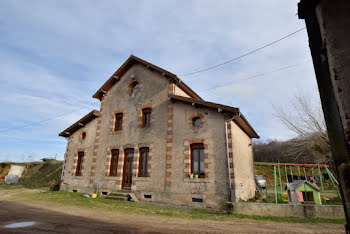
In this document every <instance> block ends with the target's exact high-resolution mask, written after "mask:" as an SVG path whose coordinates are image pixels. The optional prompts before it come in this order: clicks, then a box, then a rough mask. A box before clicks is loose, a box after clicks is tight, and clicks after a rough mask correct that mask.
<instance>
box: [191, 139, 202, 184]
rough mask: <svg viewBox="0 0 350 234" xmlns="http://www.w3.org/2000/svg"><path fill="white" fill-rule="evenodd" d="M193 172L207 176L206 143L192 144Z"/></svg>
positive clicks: (200, 175) (199, 175)
mask: <svg viewBox="0 0 350 234" xmlns="http://www.w3.org/2000/svg"><path fill="white" fill-rule="evenodd" d="M191 173H193V174H198V177H202V178H203V177H205V165H204V145H203V144H192V145H191Z"/></svg>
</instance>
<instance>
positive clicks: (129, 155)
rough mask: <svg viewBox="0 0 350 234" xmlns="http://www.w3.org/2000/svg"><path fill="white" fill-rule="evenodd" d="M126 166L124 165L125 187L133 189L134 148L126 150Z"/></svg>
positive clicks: (123, 186)
mask: <svg viewBox="0 0 350 234" xmlns="http://www.w3.org/2000/svg"><path fill="white" fill-rule="evenodd" d="M124 155H125V156H124V167H123V182H122V188H123V189H131V184H132V163H133V159H134V150H133V149H126V150H124Z"/></svg>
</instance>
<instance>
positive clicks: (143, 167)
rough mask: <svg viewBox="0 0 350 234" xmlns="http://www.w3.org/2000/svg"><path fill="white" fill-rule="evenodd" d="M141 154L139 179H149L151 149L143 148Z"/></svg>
mask: <svg viewBox="0 0 350 234" xmlns="http://www.w3.org/2000/svg"><path fill="white" fill-rule="evenodd" d="M139 152H140V158H139V177H148V176H149V174H148V161H149V148H148V147H142V148H140V150H139Z"/></svg>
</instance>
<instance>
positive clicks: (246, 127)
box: [169, 94, 259, 138]
mask: <svg viewBox="0 0 350 234" xmlns="http://www.w3.org/2000/svg"><path fill="white" fill-rule="evenodd" d="M169 98H170V99H171V100H173V101H179V102H183V103H187V104H191V105H195V106H203V107H207V108H212V109H217V110H218V111H220V112H224V113H225V112H226V113H229V114H233V115H237V114H239V113H240V111H239V108H237V107H232V106H226V105H222V104H218V103H214V102H206V101H204V100H197V99H194V98H188V97H182V96H178V95H173V94H169ZM234 121H235V123H236V124H237V125H238V126H239V127H240V128H241V129H242V130H243V131H244V132H245V133H246V134H247V135H248V136H249V137H251V138H259V135H258V134H257V133H256V132H255V130H254V129H253V127H252V126H251V125H250V124H249V122H248V120H247V119H246V118H245V117H244V116H243V114H241V115H240V116H239V117H238V118H236V119H234Z"/></svg>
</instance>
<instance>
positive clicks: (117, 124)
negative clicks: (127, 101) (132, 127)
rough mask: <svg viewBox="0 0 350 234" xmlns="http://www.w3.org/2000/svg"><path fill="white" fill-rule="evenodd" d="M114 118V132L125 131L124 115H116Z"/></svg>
mask: <svg viewBox="0 0 350 234" xmlns="http://www.w3.org/2000/svg"><path fill="white" fill-rule="evenodd" d="M114 118H115V120H114V131H121V130H122V129H123V113H116V114H115V115H114Z"/></svg>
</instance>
